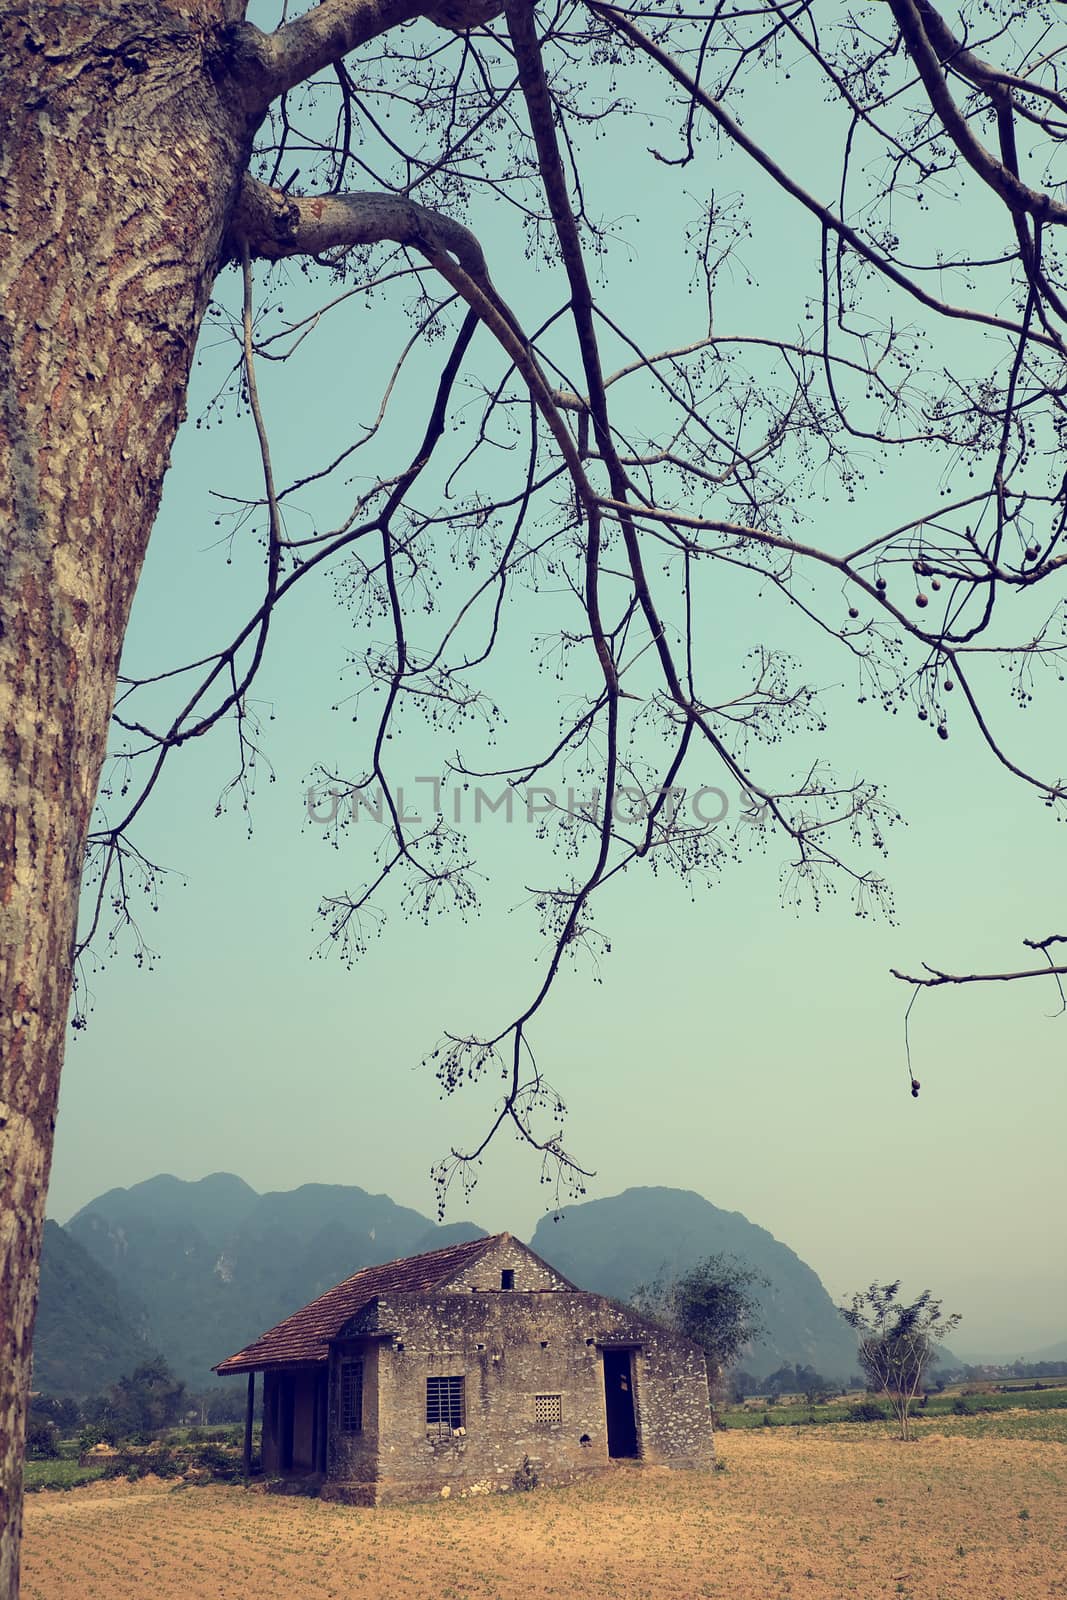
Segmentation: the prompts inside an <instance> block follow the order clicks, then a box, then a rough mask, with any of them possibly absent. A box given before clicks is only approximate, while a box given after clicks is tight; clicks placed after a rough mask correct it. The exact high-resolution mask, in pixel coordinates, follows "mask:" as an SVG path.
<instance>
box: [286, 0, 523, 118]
mask: <svg viewBox="0 0 1067 1600" xmlns="http://www.w3.org/2000/svg"><path fill="white" fill-rule="evenodd" d="M501 10H502V6H501V4H500V0H437V3H436V4H433V3H427V0H320V4H319V5H317V6H313V7H312V8H311V10H310V11H307V12H305V13H304V15H303V16H302V17H297V18H296V19H295V20H294V21H293V22H287V23H285V24H284V25H283V26H282V27H281V28H279V29H278V30H277V32H275V33H271V34H266V35H263V34H260V37H259V39H258V40H257V41H256V43H257V54H258V55H259V58H260V61H261V63H262V74H263V76H262V80H261V81H262V88H263V92H264V94H265V103H266V104H269V103H270V102H271V101H272V100H276V99H278V97H279V96H280V95H283V94H285V93H286V91H287V90H288V89H292V88H293V87H294V86H295V85H296V84H298V83H304V82H305V81H306V80H307V79H308V78H312V77H314V75H315V74H316V73H317V72H321V71H322V70H323V68H324V67H329V66H332V65H333V64H334V63H335V62H337V61H340V60H341V59H342V58H343V57H344V56H346V55H348V53H349V52H350V51H351V50H356V49H358V48H359V46H360V45H363V44H367V43H369V41H370V40H372V39H378V38H381V36H382V35H383V34H385V33H388V32H389V31H390V30H391V29H393V28H397V27H399V26H400V25H401V24H402V23H405V22H412V21H413V20H414V19H415V18H416V17H426V18H427V20H428V21H430V22H433V23H435V24H436V25H437V26H438V27H440V28H447V29H449V30H451V31H452V32H454V33H461V32H464V31H465V30H466V29H468V28H478V27H481V26H482V25H483V24H484V23H486V22H488V21H490V20H491V19H492V18H493V17H495V16H498V15H499V14H500V11H501ZM255 31H256V32H257V33H259V30H258V29H256V30H255Z"/></svg>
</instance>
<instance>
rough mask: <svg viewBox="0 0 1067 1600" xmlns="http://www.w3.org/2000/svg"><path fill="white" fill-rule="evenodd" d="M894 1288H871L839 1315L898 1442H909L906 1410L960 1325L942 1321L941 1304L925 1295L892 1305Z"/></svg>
mask: <svg viewBox="0 0 1067 1600" xmlns="http://www.w3.org/2000/svg"><path fill="white" fill-rule="evenodd" d="M899 1290H900V1280H899V1279H898V1280H897V1282H896V1283H885V1284H878V1283H872V1284H871V1286H870V1288H869V1289H867V1290H865V1291H864V1292H863V1293H862V1294H855V1295H853V1297H852V1303H851V1305H848V1306H839V1307H838V1310H839V1311H840V1312H841V1315H842V1316H843V1317H844V1319H845V1321H846V1322H847V1323H848V1325H849V1327H850V1328H855V1330H856V1332H857V1333H858V1334H859V1336H860V1347H859V1359H860V1365H861V1366H862V1368H863V1370H864V1373H865V1374H866V1376H867V1380H868V1383H869V1385H870V1387H871V1389H872V1390H878V1389H880V1390H881V1391H882V1392H883V1393H884V1394H885V1396H886V1398H887V1399H888V1400H889V1403H890V1404H891V1405H892V1407H893V1412H894V1415H895V1416H896V1419H897V1421H898V1423H899V1424H900V1437H901V1438H902V1439H907V1438H910V1436H911V1429H910V1418H911V1408H912V1404H913V1402H914V1400H915V1396H916V1394H917V1393H918V1391H919V1388H920V1387H921V1385H922V1381H923V1375H924V1373H925V1372H927V1371H928V1369H929V1368H930V1367H931V1366H932V1365H933V1362H934V1358H935V1355H936V1346H937V1344H938V1343H939V1342H940V1341H942V1340H943V1339H946V1338H947V1337H948V1335H949V1334H950V1333H951V1332H952V1330H953V1328H955V1327H956V1326H957V1325H958V1323H959V1321H960V1316H959V1313H958V1312H956V1313H954V1314H953V1315H952V1316H950V1317H943V1316H942V1315H941V1301H940V1300H935V1299H934V1297H933V1294H932V1293H931V1291H930V1290H929V1289H924V1290H923V1292H922V1294H921V1295H920V1296H919V1298H918V1299H917V1300H914V1301H913V1302H912V1304H911V1305H910V1306H906V1305H902V1304H901V1302H900V1301H899V1300H898V1299H897V1294H898V1292H899Z"/></svg>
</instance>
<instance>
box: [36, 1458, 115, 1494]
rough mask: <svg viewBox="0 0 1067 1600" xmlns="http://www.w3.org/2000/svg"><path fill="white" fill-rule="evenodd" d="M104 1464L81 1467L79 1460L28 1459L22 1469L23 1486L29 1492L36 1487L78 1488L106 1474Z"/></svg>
mask: <svg viewBox="0 0 1067 1600" xmlns="http://www.w3.org/2000/svg"><path fill="white" fill-rule="evenodd" d="M104 1471H105V1468H104V1467H102V1466H93V1467H80V1466H79V1465H78V1463H77V1461H64V1460H63V1459H62V1457H60V1458H58V1459H56V1460H54V1461H27V1462H26V1463H25V1464H24V1466H23V1469H22V1486H23V1488H24V1489H25V1490H26V1493H27V1494H32V1493H33V1491H34V1490H35V1489H76V1488H77V1487H78V1485H79V1484H82V1483H93V1482H94V1481H95V1480H96V1479H97V1478H102V1477H103V1476H104Z"/></svg>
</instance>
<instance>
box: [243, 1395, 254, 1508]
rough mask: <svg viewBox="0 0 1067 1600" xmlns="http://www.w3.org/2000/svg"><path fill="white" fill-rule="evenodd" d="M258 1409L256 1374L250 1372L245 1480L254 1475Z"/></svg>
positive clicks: (246, 1419)
mask: <svg viewBox="0 0 1067 1600" xmlns="http://www.w3.org/2000/svg"><path fill="white" fill-rule="evenodd" d="M255 1409H256V1375H255V1373H254V1372H250V1373H249V1374H248V1404H247V1405H246V1407H245V1457H244V1468H245V1481H246V1482H247V1480H248V1479H249V1478H250V1477H251V1476H252V1415H253V1413H254V1411H255Z"/></svg>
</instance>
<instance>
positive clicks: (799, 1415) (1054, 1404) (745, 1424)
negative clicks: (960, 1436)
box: [718, 1388, 1067, 1438]
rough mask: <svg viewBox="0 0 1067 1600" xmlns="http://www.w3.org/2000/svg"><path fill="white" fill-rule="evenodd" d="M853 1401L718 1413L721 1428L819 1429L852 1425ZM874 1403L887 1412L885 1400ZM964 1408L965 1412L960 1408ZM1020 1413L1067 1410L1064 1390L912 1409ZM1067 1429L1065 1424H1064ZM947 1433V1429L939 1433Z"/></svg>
mask: <svg viewBox="0 0 1067 1600" xmlns="http://www.w3.org/2000/svg"><path fill="white" fill-rule="evenodd" d="M854 1403H855V1402H850V1401H846V1400H832V1401H830V1402H828V1404H826V1405H822V1406H808V1405H774V1406H767V1407H766V1408H764V1407H759V1408H758V1409H757V1408H756V1407H752V1408H749V1407H742V1406H730V1407H728V1408H727V1409H726V1410H724V1411H722V1412H719V1413H718V1426H719V1427H721V1428H765V1427H772V1428H797V1427H802V1426H806V1427H811V1426H812V1425H813V1424H814V1425H816V1426H818V1425H819V1424H820V1423H830V1422H852V1421H853V1419H852V1418H851V1417H850V1416H849V1411H850V1409H851V1406H852V1405H853V1404H854ZM876 1403H877V1404H879V1405H881V1406H883V1407H884V1408H885V1410H887V1411H888V1410H889V1409H890V1408H889V1402H888V1401H887V1400H886V1399H885V1398H884V1397H881V1398H879V1397H876ZM963 1408H965V1409H963ZM1016 1410H1022V1411H1025V1412H1027V1413H1041V1412H1062V1411H1067V1388H1063V1389H1013V1390H1012V1391H1011V1392H1010V1393H1007V1394H962V1393H960V1391H959V1390H958V1389H956V1390H953V1391H952V1392H948V1391H946V1392H945V1393H944V1394H938V1395H931V1396H930V1399H929V1401H928V1402H927V1404H926V1405H925V1406H920V1405H916V1406H914V1407H913V1410H912V1415H913V1416H914V1418H915V1419H916V1421H918V1422H921V1421H922V1420H923V1419H924V1418H927V1419H930V1418H934V1417H936V1418H937V1419H938V1420H940V1419H941V1418H948V1417H953V1418H957V1419H958V1420H960V1421H964V1420H966V1419H967V1418H970V1417H984V1416H995V1415H996V1414H997V1413H998V1412H1003V1411H1016ZM853 1425H854V1426H856V1427H874V1426H877V1424H875V1423H863V1422H855V1423H854V1424H853ZM1065 1426H1067V1424H1065ZM942 1431H948V1430H942ZM1017 1437H1020V1438H1022V1437H1026V1438H1056V1437H1058V1435H1057V1434H1056V1433H1055V1431H1053V1432H1052V1433H1047V1432H1043V1431H1042V1432H1038V1433H1034V1434H1022V1433H1020V1434H1018V1435H1017Z"/></svg>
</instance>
